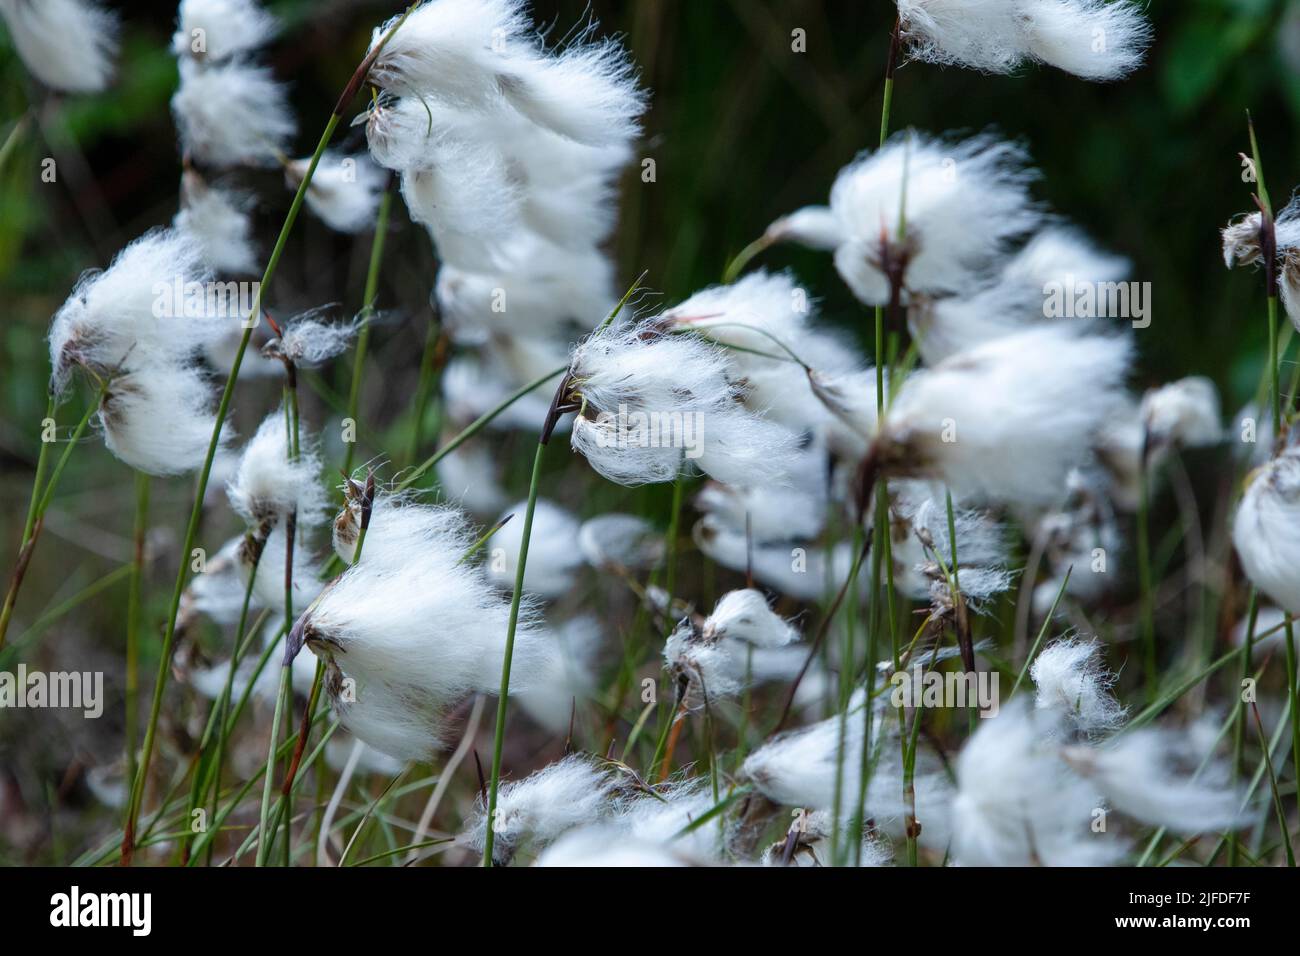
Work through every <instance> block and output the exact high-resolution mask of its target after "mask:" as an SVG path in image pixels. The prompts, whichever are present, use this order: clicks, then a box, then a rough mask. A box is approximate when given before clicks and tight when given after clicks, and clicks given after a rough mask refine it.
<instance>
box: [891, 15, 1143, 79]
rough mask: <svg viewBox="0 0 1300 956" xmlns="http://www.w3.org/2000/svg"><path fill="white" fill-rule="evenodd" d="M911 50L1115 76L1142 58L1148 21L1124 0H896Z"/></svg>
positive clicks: (934, 57)
mask: <svg viewBox="0 0 1300 956" xmlns="http://www.w3.org/2000/svg"><path fill="white" fill-rule="evenodd" d="M896 3H897V5H898V14H899V17H900V19H901V23H902V35H903V40H904V43H905V44H906V48H907V51H908V54H909V56H911V57H912V58H913V59H916V60H922V61H925V62H929V63H940V64H952V65H955V66H965V67H969V68H970V69H973V70H980V71H983V72H985V73H1010V72H1012V71H1013V70H1016V69H1017V68H1019V67H1020V66H1022V65H1023V64H1024V63H1026V62H1039V63H1046V64H1047V65H1048V66H1054V67H1056V68H1058V69H1061V70H1064V71H1066V72H1067V73H1073V74H1075V75H1076V76H1081V77H1083V78H1084V79H1087V80H1116V79H1119V78H1121V77H1123V76H1126V75H1127V74H1129V73H1131V72H1133V70H1135V69H1137V68H1138V66H1140V65H1141V63H1142V58H1143V55H1144V54H1145V53H1146V48H1147V46H1148V45H1149V44H1150V42H1151V27H1150V25H1149V24H1148V23H1147V21H1146V19H1145V18H1144V17H1143V15H1142V10H1141V7H1140V6H1139V5H1138V4H1137V3H1132V2H1129V0H896Z"/></svg>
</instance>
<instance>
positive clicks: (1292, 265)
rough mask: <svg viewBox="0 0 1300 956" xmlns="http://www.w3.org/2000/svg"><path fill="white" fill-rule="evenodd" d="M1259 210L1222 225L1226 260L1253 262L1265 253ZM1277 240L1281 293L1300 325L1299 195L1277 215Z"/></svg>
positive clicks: (1294, 321) (1230, 262) (1288, 311)
mask: <svg viewBox="0 0 1300 956" xmlns="http://www.w3.org/2000/svg"><path fill="white" fill-rule="evenodd" d="M1262 223H1263V216H1262V214H1261V213H1259V212H1251V213H1245V214H1243V215H1241V216H1238V217H1236V218H1235V219H1233V220H1232V222H1230V223H1228V225H1227V226H1226V227H1224V229H1223V233H1222V235H1223V262H1224V264H1225V265H1226V266H1228V267H1229V268H1232V267H1233V266H1234V265H1254V264H1256V263H1258V262H1259V261H1260V258H1261V257H1262V254H1263V253H1262V246H1261V242H1262V235H1261V231H1262V230H1261V226H1262ZM1273 232H1274V243H1275V245H1276V255H1277V258H1276V261H1275V263H1274V267H1275V269H1276V270H1277V281H1278V294H1279V295H1280V297H1281V299H1282V306H1283V308H1284V309H1286V314H1287V316H1288V317H1289V318H1290V319H1291V324H1292V325H1294V326H1295V327H1296V328H1298V329H1300V197H1298V198H1295V199H1292V200H1291V202H1289V203H1287V205H1286V207H1285V208H1283V209H1282V210H1281V211H1279V212H1278V213H1277V214H1276V215H1275V216H1274V230H1273Z"/></svg>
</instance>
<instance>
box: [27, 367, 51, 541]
mask: <svg viewBox="0 0 1300 956" xmlns="http://www.w3.org/2000/svg"><path fill="white" fill-rule="evenodd" d="M56 410H57V405H56V403H55V400H54V395H53V393H51V394H50V397H49V399H48V400H47V401H46V404H45V417H44V418H42V419H41V430H42V431H44V429H45V423H46V422H47V421H48V422H53V421H54V413H55V411H56ZM52 444H54V443H53V442H52V441H44V440H42V441H41V450H40V452H39V453H38V454H37V456H36V474H35V476H34V477H33V478H32V495H31V498H30V499H29V500H28V502H27V521H26V522H25V523H24V524H23V540H22V543H23V544H26V543H27V541H28V539H29V538H31V536H32V526H33V525H34V524H36V508H37V504H38V503H39V501H40V497H41V481H42V480H43V479H44V478H45V465H46V463H47V462H48V461H49V457H50V456H49V452H50V445H52Z"/></svg>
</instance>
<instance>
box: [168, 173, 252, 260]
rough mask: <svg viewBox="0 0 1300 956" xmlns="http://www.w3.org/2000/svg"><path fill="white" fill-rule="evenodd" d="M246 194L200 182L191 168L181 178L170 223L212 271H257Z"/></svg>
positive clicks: (197, 175)
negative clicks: (195, 247)
mask: <svg viewBox="0 0 1300 956" xmlns="http://www.w3.org/2000/svg"><path fill="white" fill-rule="evenodd" d="M249 206H250V200H249V197H247V196H245V195H242V194H239V193H233V192H230V191H228V190H225V189H220V188H218V187H216V186H211V185H209V184H207V183H206V182H204V181H203V178H202V177H201V176H199V174H198V173H196V172H195V171H194V170H186V171H185V175H184V176H182V177H181V208H180V211H179V212H177V213H176V218H175V219H174V220H173V221H172V225H173V226H174V227H175V228H176V230H177V231H178V232H181V233H184V234H185V235H188V236H191V237H192V238H193V239H194V240H195V241H196V242H197V243H198V244H199V247H200V249H201V250H202V253H203V261H204V262H205V263H207V265H208V267H209V268H210V269H212V270H213V271H215V272H219V273H225V274H228V275H250V274H252V273H253V272H255V271H257V268H258V260H257V252H256V250H255V248H254V245H253V223H252V220H251V219H250V217H249V214H248V210H249Z"/></svg>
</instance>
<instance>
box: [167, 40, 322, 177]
mask: <svg viewBox="0 0 1300 956" xmlns="http://www.w3.org/2000/svg"><path fill="white" fill-rule="evenodd" d="M180 76H181V83H180V87H179V88H178V89H177V90H176V93H175V95H174V96H172V115H173V116H174V117H175V118H176V126H177V130H178V132H179V133H180V140H181V148H182V149H183V150H184V152H185V154H186V155H187V156H190V157H192V158H193V159H195V160H196V161H198V162H200V163H204V164H207V165H210V166H214V167H218V168H223V167H231V166H269V165H272V164H274V163H275V162H276V157H277V155H281V154H283V153H284V152H285V151H286V149H287V147H288V144H289V140H290V139H291V138H292V137H293V134H294V131H295V130H296V129H297V125H296V123H295V122H294V118H293V114H292V113H291V112H290V110H289V103H288V97H287V95H286V93H285V88H284V86H283V84H281V83H278V82H276V80H275V78H274V77H273V76H272V75H271V71H270V70H269V69H268V68H266V67H260V66H253V65H251V64H249V63H245V62H242V61H239V60H232V61H230V62H228V63H214V64H201V63H196V62H194V61H192V60H189V59H182V60H181V61H180Z"/></svg>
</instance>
